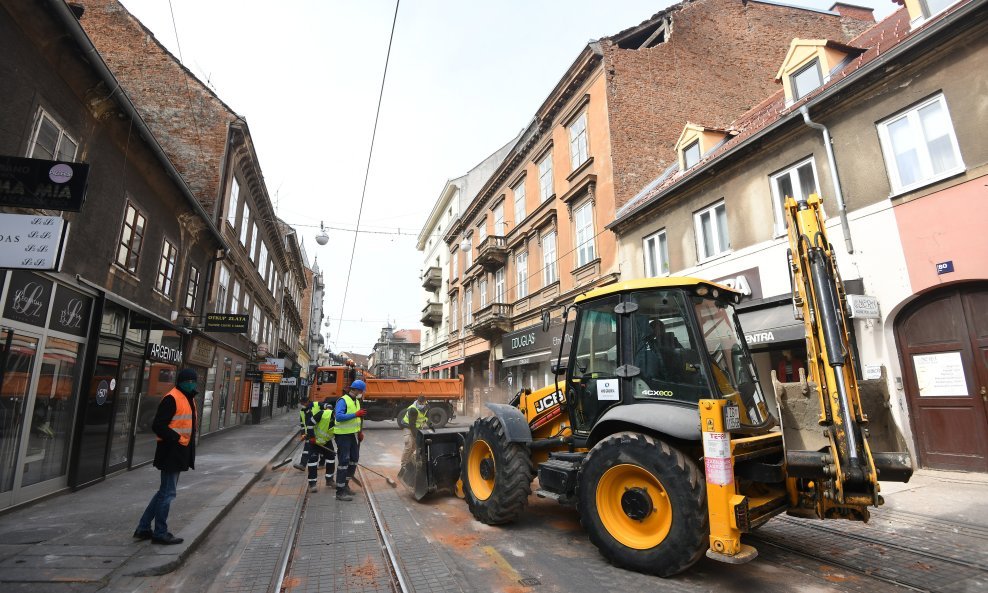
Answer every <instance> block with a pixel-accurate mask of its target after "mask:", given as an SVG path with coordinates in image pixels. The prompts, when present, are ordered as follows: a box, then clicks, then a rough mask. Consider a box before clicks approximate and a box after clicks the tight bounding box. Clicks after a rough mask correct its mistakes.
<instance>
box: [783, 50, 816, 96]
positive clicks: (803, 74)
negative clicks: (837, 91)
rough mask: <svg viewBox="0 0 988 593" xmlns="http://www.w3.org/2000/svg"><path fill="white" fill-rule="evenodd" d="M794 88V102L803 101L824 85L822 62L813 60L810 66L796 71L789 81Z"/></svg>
mask: <svg viewBox="0 0 988 593" xmlns="http://www.w3.org/2000/svg"><path fill="white" fill-rule="evenodd" d="M789 84H790V86H791V87H792V98H793V100H794V101H798V100H799V99H802V98H803V97H805V96H806V95H808V94H810V93H811V92H812V91H815V90H816V89H818V88H820V87H821V86H822V85H823V76H822V75H821V74H820V60H817V59H814V60H811V61H810V63H809V64H807V65H805V66H803V67H802V68H800V69H799V70H797V71H796V73H795V74H793V75H792V76H791V77H790V79H789Z"/></svg>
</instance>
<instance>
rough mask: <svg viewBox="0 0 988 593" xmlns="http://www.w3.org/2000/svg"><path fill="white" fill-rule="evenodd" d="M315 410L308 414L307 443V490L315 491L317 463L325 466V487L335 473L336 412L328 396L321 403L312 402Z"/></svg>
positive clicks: (330, 483)
mask: <svg viewBox="0 0 988 593" xmlns="http://www.w3.org/2000/svg"><path fill="white" fill-rule="evenodd" d="M312 409H313V410H315V411H313V412H312V414H310V418H311V422H312V436H311V438H310V439H309V442H308V443H307V444H308V445H310V447H311V448H310V450H309V463H308V466H309V476H308V478H309V492H317V491H318V488H317V487H316V482H317V481H318V479H317V478H318V474H319V468H318V466H319V465H323V464H325V466H326V487H327V488H329V487H330V486H332V485H333V477H334V475H335V474H336V445H335V444H334V442H333V436H334V433H335V430H336V418H335V417H336V414H335V411H334V410H333V402H332V400H330V399H329V398H328V397H327V398H326V399H324V400H323V402H322V404H313V406H312Z"/></svg>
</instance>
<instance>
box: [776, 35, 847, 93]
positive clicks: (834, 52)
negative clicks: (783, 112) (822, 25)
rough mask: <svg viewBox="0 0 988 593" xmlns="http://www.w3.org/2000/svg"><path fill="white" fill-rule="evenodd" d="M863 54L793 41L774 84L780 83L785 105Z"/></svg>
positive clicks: (837, 46)
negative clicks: (783, 92)
mask: <svg viewBox="0 0 988 593" xmlns="http://www.w3.org/2000/svg"><path fill="white" fill-rule="evenodd" d="M863 51H864V50H862V49H860V48H857V47H851V46H849V45H844V44H843V43H838V42H836V41H830V40H828V39H793V40H792V43H790V44H789V52H788V53H787V54H786V58H785V59H784V60H783V61H782V66H781V67H780V68H779V72H778V73H777V74H776V75H775V80H776V81H777V82H781V83H782V88H783V90H784V91H785V94H786V105H792V104H793V103H795V102H796V101H799V100H800V99H802V98H803V97H805V96H806V95H808V94H810V93H812V92H813V91H815V90H816V89H818V88H820V87H821V86H823V85H825V84H826V83H827V82H829V81H830V77H831V76H833V75H834V74H836V73H837V72H840V70H841V69H842V68H843V67H844V65H846V64H847V63H848V62H850V61H851V60H852V59H854V58H855V57H857V56H858V55H860V54H861V52H863Z"/></svg>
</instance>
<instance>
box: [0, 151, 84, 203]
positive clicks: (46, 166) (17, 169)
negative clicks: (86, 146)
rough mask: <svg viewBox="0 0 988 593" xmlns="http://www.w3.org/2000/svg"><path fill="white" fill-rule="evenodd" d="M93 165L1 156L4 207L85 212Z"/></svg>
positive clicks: (0, 196) (0, 194)
mask: <svg viewBox="0 0 988 593" xmlns="http://www.w3.org/2000/svg"><path fill="white" fill-rule="evenodd" d="M88 179H89V165H88V164H86V163H62V162H58V161H46V160H42V159H25V158H20V157H13V156H0V206H20V207H23V208H44V209H46V210H68V211H71V212H78V211H80V210H82V203H83V201H84V200H85V198H86V183H87V181H88Z"/></svg>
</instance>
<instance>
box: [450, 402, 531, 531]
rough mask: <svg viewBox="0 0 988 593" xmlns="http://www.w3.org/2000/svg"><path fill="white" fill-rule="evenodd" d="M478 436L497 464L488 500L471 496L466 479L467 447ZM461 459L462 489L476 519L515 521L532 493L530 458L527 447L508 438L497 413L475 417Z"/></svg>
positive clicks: (496, 522) (501, 521) (498, 521)
mask: <svg viewBox="0 0 988 593" xmlns="http://www.w3.org/2000/svg"><path fill="white" fill-rule="evenodd" d="M478 436H480V437H482V438H483V440H485V441H487V443H488V444H489V445H490V446H491V450H492V452H493V453H494V457H495V461H496V464H495V465H496V468H497V471H496V473H495V476H494V491H493V493H492V494H491V496H490V498H488V499H487V500H478V499H477V498H475V497H474V496H473V492H472V491H471V489H470V483H469V480H468V479H467V468H466V464H467V463H468V460H469V457H470V453H469V452H470V448H471V447H472V446H473V442H474V440H475V439H476V438H477V437H478ZM463 463H464V467H463V472H462V474H463V490H464V493H465V494H466V501H467V506H468V507H469V508H470V513H471V514H472V515H473V516H474V518H475V519H477V520H478V521H480V522H481V523H484V524H485V525H503V524H505V523H511V522H514V521H515V520H517V519H518V517H519V516H521V514H522V512H524V510H525V506H526V505H527V504H528V497H529V496H530V495H531V494H532V478H533V476H534V470H533V469H532V458H531V456H530V454H529V451H528V447H526V446H525V445H524V444H523V443H509V442H507V437H506V436H505V433H504V427H503V426H502V425H501V421H500V420H498V419H497V417H495V416H488V417H486V418H478V419H477V420H476V421H474V423H473V426H472V427H471V428H470V432H469V433H468V434H467V439H466V447H465V449H464V454H463Z"/></svg>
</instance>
